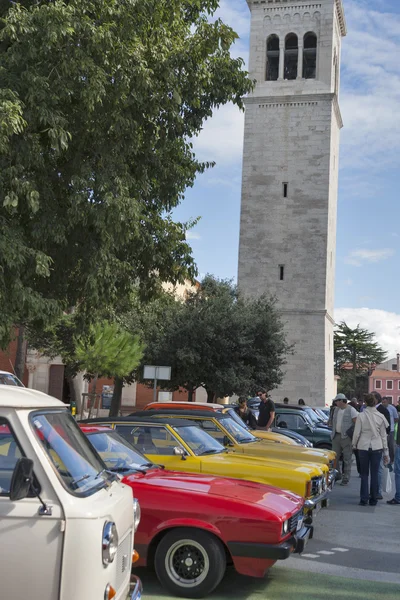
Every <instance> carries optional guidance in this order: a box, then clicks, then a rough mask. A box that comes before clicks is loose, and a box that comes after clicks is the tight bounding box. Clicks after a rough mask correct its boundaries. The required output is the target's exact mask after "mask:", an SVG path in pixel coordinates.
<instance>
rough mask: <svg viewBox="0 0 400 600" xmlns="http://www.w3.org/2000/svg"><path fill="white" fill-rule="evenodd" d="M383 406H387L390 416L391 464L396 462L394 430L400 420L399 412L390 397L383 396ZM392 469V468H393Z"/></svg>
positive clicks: (389, 441) (389, 444)
mask: <svg viewBox="0 0 400 600" xmlns="http://www.w3.org/2000/svg"><path fill="white" fill-rule="evenodd" d="M382 406H383V407H384V408H387V410H388V412H389V416H390V432H389V434H388V446H389V458H390V462H389V465H390V466H391V465H393V463H394V453H395V441H394V430H395V427H396V423H398V422H399V413H398V412H397V410H396V408H395V407H394V406H393V404H390V402H389V399H388V398H382ZM391 470H392V469H391Z"/></svg>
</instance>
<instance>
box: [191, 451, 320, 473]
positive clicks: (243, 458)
mask: <svg viewBox="0 0 400 600" xmlns="http://www.w3.org/2000/svg"><path fill="white" fill-rule="evenodd" d="M198 458H200V460H202V461H206V462H210V463H211V462H214V463H216V462H222V463H224V464H228V462H229V463H230V464H231V465H238V466H243V465H247V466H248V468H249V469H252V468H260V467H261V468H263V469H265V468H266V467H267V468H268V469H269V470H271V471H272V470H274V471H281V472H283V471H285V472H297V473H304V474H305V475H308V476H309V477H318V476H319V475H322V472H323V473H325V472H327V471H328V467H327V466H326V465H324V464H317V463H315V464H314V463H312V462H311V461H308V460H307V462H305V463H299V462H298V461H291V460H286V459H282V460H280V459H278V458H266V457H265V456H249V455H246V454H241V453H234V452H227V453H222V454H209V455H207V456H199V457H198Z"/></svg>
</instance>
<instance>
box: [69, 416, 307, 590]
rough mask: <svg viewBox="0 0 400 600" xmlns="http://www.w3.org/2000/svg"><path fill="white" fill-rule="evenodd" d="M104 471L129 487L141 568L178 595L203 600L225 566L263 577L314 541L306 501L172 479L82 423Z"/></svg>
mask: <svg viewBox="0 0 400 600" xmlns="http://www.w3.org/2000/svg"><path fill="white" fill-rule="evenodd" d="M81 428H82V430H83V431H84V433H85V434H86V435H87V437H88V439H89V441H90V442H91V444H92V445H93V446H94V448H95V449H96V450H97V451H98V453H99V454H100V456H101V457H102V459H103V461H104V462H105V463H106V465H107V467H108V469H109V470H111V471H114V472H116V473H119V474H120V475H121V476H122V477H123V482H124V483H125V484H126V485H129V486H131V487H132V488H133V492H134V495H135V497H136V498H137V499H138V500H139V503H140V506H141V511H142V517H141V521H140V525H139V528H138V530H137V533H136V537H135V548H136V549H137V550H138V552H139V555H140V559H139V561H138V563H137V565H138V566H147V565H154V567H155V570H156V573H157V576H158V578H159V580H160V582H161V583H162V584H163V585H165V587H166V588H167V589H169V590H170V591H171V592H172V593H174V594H175V595H178V596H185V597H190V598H200V597H203V596H206V595H207V594H209V593H210V592H211V591H212V590H213V589H214V588H215V587H216V586H217V585H218V584H219V582H220V581H221V579H222V578H223V576H224V573H225V569H226V566H227V564H232V563H233V565H234V567H235V569H236V571H237V572H238V573H241V574H242V575H250V576H252V577H263V576H264V575H265V573H266V571H268V569H269V568H270V567H272V565H273V564H274V563H275V562H276V561H277V560H280V559H285V558H288V557H289V556H290V554H291V553H292V552H302V550H303V548H304V546H305V544H306V542H307V540H308V539H309V538H310V537H312V532H313V528H312V526H311V519H310V518H308V519H306V520H304V518H303V505H304V500H303V498H300V497H299V496H296V495H295V494H292V493H291V492H287V491H283V490H279V489H277V488H274V487H270V486H267V485H263V484H261V483H254V482H250V481H243V480H237V479H228V478H225V477H214V476H212V475H199V474H192V473H177V472H173V471H167V470H165V469H164V468H162V467H160V466H159V465H156V464H154V463H149V461H148V460H147V459H146V458H145V457H144V456H142V455H141V454H140V453H139V452H138V451H137V450H136V449H135V448H133V446H131V445H130V444H129V442H127V441H126V440H125V439H124V438H122V437H121V436H120V435H119V434H118V433H116V432H115V431H114V430H112V429H109V428H107V427H100V426H99V427H96V426H85V425H81Z"/></svg>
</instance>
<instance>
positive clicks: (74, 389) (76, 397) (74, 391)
mask: <svg viewBox="0 0 400 600" xmlns="http://www.w3.org/2000/svg"><path fill="white" fill-rule="evenodd" d="M65 378H66V380H67V382H68V386H69V393H70V402H75V404H76V414H77V415H80V414H81V408H82V397H81V395H80V394H79V391H78V386H77V381H76V379H75V377H71V376H70V375H66V376H65Z"/></svg>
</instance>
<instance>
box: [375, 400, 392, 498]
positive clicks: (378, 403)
mask: <svg viewBox="0 0 400 600" xmlns="http://www.w3.org/2000/svg"><path fill="white" fill-rule="evenodd" d="M372 395H373V396H374V398H375V402H376V410H377V411H378V412H379V413H381V415H383V416H384V417H385V419H386V421H387V423H388V426H387V429H386V434H387V435H389V433H390V413H389V411H388V409H387V408H386V407H385V406H383V404H382V396H381V395H380V394H379V393H378V392H372ZM383 469H384V464H383V456H382V458H381V462H380V465H379V473H378V484H379V492H378V500H383V496H382V493H383V489H382V480H383Z"/></svg>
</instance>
